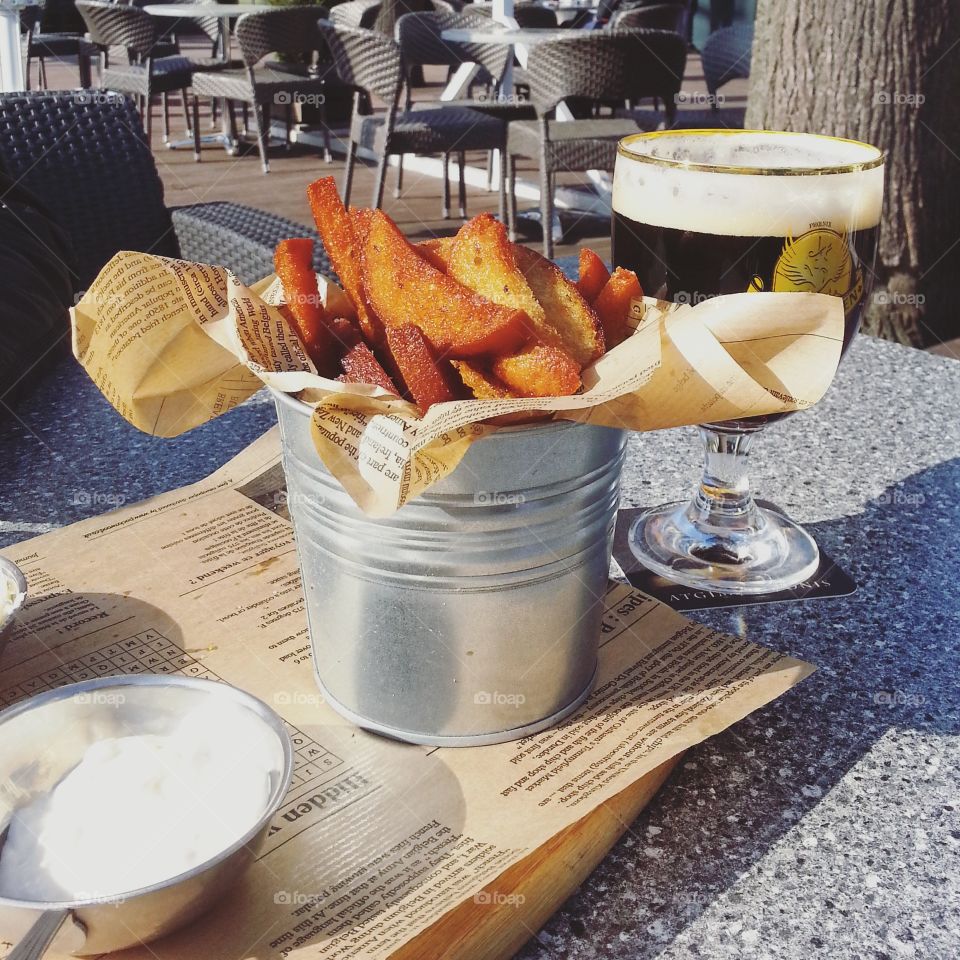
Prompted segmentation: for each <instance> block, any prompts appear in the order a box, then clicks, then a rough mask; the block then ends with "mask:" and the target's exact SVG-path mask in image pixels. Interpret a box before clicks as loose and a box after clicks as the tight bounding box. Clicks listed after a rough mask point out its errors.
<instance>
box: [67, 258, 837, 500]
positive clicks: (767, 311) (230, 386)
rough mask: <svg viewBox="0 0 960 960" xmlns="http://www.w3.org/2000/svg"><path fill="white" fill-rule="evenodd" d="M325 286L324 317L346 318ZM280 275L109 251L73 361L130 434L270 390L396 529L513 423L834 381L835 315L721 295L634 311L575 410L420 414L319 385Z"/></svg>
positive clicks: (734, 405) (705, 416)
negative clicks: (308, 408)
mask: <svg viewBox="0 0 960 960" xmlns="http://www.w3.org/2000/svg"><path fill="white" fill-rule="evenodd" d="M319 279H320V287H321V293H322V295H323V297H324V300H325V303H326V304H327V305H333V304H334V301H337V300H338V301H339V307H340V308H342V309H339V310H337V309H335V310H334V311H333V312H335V313H336V312H343V313H346V314H352V313H353V311H352V308H351V307H350V306H349V301H347V300H346V298H345V295H344V294H343V292H342V291H341V290H340V289H339V288H338V287H337V286H336V285H335V284H333V283H331V282H327V281H325V280H324V278H322V277H321V278H319ZM282 302H283V291H282V288H281V285H280V283H279V281H277V280H276V278H275V277H267V278H265V279H264V280H261V281H259V282H258V283H256V284H254V285H253V287H246V286H244V285H243V284H242V283H240V282H239V281H238V280H237V278H236V277H234V276H233V275H232V274H231V273H230V272H229V271H227V270H225V269H223V268H220V267H212V266H205V265H201V264H195V263H188V262H186V261H181V260H171V259H167V258H163V257H155V256H151V255H149V254H143V253H130V252H121V253H118V254H117V255H116V256H115V257H114V258H113V259H112V260H111V261H110V262H109V263H108V264H107V265H106V266H105V267H104V268H103V270H102V271H101V273H100V275H99V276H98V277H97V279H96V280H95V281H94V283H93V285H92V286H91V287H90V289H89V290H88V291H87V293H86V295H85V296H84V297H83V299H82V300H81V301H80V302H79V304H78V305H77V306H76V307H75V308H74V310H73V312H72V317H73V350H74V354H75V356H76V357H77V359H78V360H79V361H80V363H81V364H82V365H83V366H84V368H85V369H86V370H87V372H88V373H89V374H90V376H91V377H92V378H93V380H94V382H95V383H96V384H97V386H98V387H99V388H100V390H101V391H102V392H103V394H104V396H105V397H106V398H107V399H108V400H109V401H110V403H111V404H113V406H114V407H115V408H116V409H117V410H118V411H119V412H120V413H121V414H122V415H123V416H124V417H125V418H126V419H127V420H128V421H129V422H130V423H132V424H133V425H134V426H135V427H138V428H139V429H141V430H143V431H145V432H147V433H151V434H155V435H158V436H163V437H171V436H176V435H178V434H180V433H183V432H185V431H186V430H189V429H191V428H192V427H195V426H197V425H199V424H201V423H204V422H206V421H207V420H210V419H212V418H213V417H216V416H219V415H220V414H222V413H225V412H226V411H228V410H230V409H231V408H232V407H234V406H236V405H237V404H238V403H241V402H242V401H243V400H245V399H246V398H247V397H249V396H251V395H252V394H253V393H255V392H256V391H257V390H259V389H260V388H261V387H262V386H263V384H266V385H267V386H269V387H272V388H273V389H275V390H279V391H282V392H284V393H291V394H298V395H299V396H300V398H301V399H303V400H305V401H307V402H310V403H313V404H315V409H314V414H313V421H312V434H313V439H314V444H315V446H316V448H317V453H318V454H319V456H320V459H321V460H322V461H323V463H324V465H325V466H326V468H327V469H328V470H329V471H330V472H331V473H332V474H333V475H334V476H335V477H336V478H337V480H339V481H340V483H341V484H342V485H343V487H344V489H345V490H346V491H347V493H349V494H350V496H351V497H352V498H353V500H354V501H355V502H356V503H357V505H358V506H359V507H360V509H361V510H363V511H364V512H365V513H367V514H368V515H370V516H374V517H384V516H389V515H390V514H391V513H393V512H394V511H396V510H397V509H398V508H399V507H401V506H402V505H403V504H404V503H406V502H407V501H408V500H410V499H411V498H413V497H415V496H417V495H419V494H420V493H422V492H423V491H424V490H426V489H427V488H428V487H429V486H430V485H431V484H433V483H435V482H436V481H437V480H440V479H441V478H443V477H444V476H446V475H447V474H449V473H450V472H451V471H452V470H453V469H454V468H455V467H456V465H457V464H458V463H459V462H460V460H461V459H462V457H463V455H464V454H465V453H466V451H467V448H468V447H469V446H470V444H471V443H473V442H474V441H475V440H477V439H479V438H480V437H482V436H484V435H485V434H487V433H489V432H490V431H491V430H495V429H497V428H496V427H495V426H493V425H491V424H489V423H484V422H481V421H487V420H489V419H491V418H495V417H501V416H504V415H508V414H518V413H519V414H522V413H529V414H534V413H537V412H545V413H548V414H552V415H553V416H555V417H559V418H563V419H568V420H578V421H582V422H588V423H593V424H598V425H601V426H612V427H620V428H626V429H630V430H638V431H643V430H658V429H662V428H665V427H676V426H683V425H687V424H695V423H704V422H716V421H721V420H729V419H734V418H737V417H747V416H755V415H759V414H768V413H779V412H784V411H791V410H798V409H803V408H805V407H808V406H810V405H812V404H814V403H816V402H817V401H818V400H819V399H820V397H821V396H823V394H824V393H825V392H826V390H827V388H828V387H829V385H830V382H831V381H832V379H833V375H834V373H835V372H836V368H837V364H838V363H839V360H840V350H841V345H842V343H843V328H844V311H843V303H842V301H841V300H840V299H839V298H837V297H829V296H826V295H823V294H814V293H802V294H798V293H764V294H762V295H757V294H753V293H743V294H733V295H729V296H723V297H716V298H714V299H711V300H707V301H705V302H703V303H700V304H698V305H696V306H689V305H678V304H667V303H664V302H662V301H657V300H653V299H650V298H643V299H642V300H636V301H634V303H633V309H632V315H631V325H632V326H633V327H634V331H633V334H632V335H631V336H630V337H628V338H627V340H626V341H624V342H623V343H621V344H619V345H618V346H617V347H615V348H614V349H613V350H611V351H609V352H608V353H606V354H605V355H604V356H602V357H601V358H600V359H599V360H597V361H596V362H595V363H593V364H592V365H591V366H589V367H588V368H586V370H584V372H583V391H582V392H581V393H579V394H576V395H575V396H571V397H556V398H550V399H544V398H531V399H516V400H463V401H454V402H450V403H440V404H435V405H434V406H432V407H431V408H430V409H429V410H428V411H427V413H426V415H425V416H423V417H422V418H421V416H420V415H419V412H418V411H417V409H416V407H414V406H413V405H412V404H410V403H407V402H406V401H403V400H399V399H397V398H396V397H393V396H391V395H390V394H388V393H386V392H385V391H383V390H381V389H379V388H376V387H367V386H363V385H356V384H344V383H340V382H338V381H335V380H328V379H326V378H323V377H320V376H319V375H317V373H316V369H315V367H314V366H313V364H312V362H311V361H310V359H309V358H308V357H307V355H306V353H305V352H304V350H303V348H302V346H301V344H300V341H299V340H298V338H297V335H296V333H295V332H294V330H293V328H292V327H291V326H290V324H289V323H288V322H287V320H286V318H285V317H284V315H283V313H282V312H281V311H280V310H279V309H278V305H280V304H282Z"/></svg>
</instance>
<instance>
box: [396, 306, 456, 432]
mask: <svg viewBox="0 0 960 960" xmlns="http://www.w3.org/2000/svg"><path fill="white" fill-rule="evenodd" d="M387 347H388V348H389V350H390V355H391V356H392V357H393V361H394V363H395V364H396V366H397V369H398V370H399V371H400V373H401V375H402V377H403V382H404V383H405V384H406V386H407V389H408V390H409V391H410V393H411V395H412V396H413V399H414V400H416V402H417V406H418V407H419V408H420V409H421V410H422V411H423V412H424V413H426V412H427V410H429V409H430V407H432V406H433V404H435V403H446V402H447V401H448V400H455V399H456V394H455V392H454V389H453V384H452V380H453V376H452V374H451V371H450V364H449V361H447V360H437V358H436V356H435V355H434V353H433V350H432V349H431V347H430V343H429V342H428V341H427V338H426V337H425V336H424V334H423V331H422V330H421V329H420V328H419V327H416V326H414V325H413V324H412V323H407V324H404V325H403V326H401V327H387Z"/></svg>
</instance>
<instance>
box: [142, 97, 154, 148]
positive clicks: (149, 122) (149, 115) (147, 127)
mask: <svg viewBox="0 0 960 960" xmlns="http://www.w3.org/2000/svg"><path fill="white" fill-rule="evenodd" d="M150 101H151V97H150V94H149V93H148V94H147V95H146V96H145V97H144V98H143V129H144V132H145V133H146V135H147V146H148V147H150V148H151V149H152V145H153V111H152V110H151V109H150V107H151V103H150Z"/></svg>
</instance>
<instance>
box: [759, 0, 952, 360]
mask: <svg viewBox="0 0 960 960" xmlns="http://www.w3.org/2000/svg"><path fill="white" fill-rule="evenodd" d="M748 104H749V105H748V109H747V123H746V126H747V127H748V128H750V127H753V128H765V129H772V130H778V129H779V130H804V131H807V132H810V133H823V134H830V135H833V136H840V137H850V138H852V139H855V140H865V141H867V142H868V143H872V144H875V145H876V146H878V147H880V148H882V149H883V150H884V152H885V153H886V155H887V163H886V194H885V198H884V213H883V220H882V223H881V229H880V246H879V250H878V253H877V266H876V274H875V282H874V288H873V295H872V296H871V298H870V300H869V302H868V304H867V310H866V313H865V319H864V329H866V330H867V331H868V332H871V333H877V334H879V335H881V336H884V337H888V338H890V339H894V340H899V341H901V342H902V343H909V344H913V345H914V346H926V345H929V344H932V343H936V342H941V341H944V340H949V339H952V338H955V337H960V307H958V303H957V300H958V294H960V291H958V281H960V0H796V2H784V0H758V3H757V19H756V33H755V37H754V44H753V60H752V64H751V70H750V96H749V101H748Z"/></svg>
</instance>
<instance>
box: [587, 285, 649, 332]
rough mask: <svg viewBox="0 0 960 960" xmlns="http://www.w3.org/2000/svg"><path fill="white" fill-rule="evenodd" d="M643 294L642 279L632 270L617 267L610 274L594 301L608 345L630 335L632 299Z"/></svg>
mask: <svg viewBox="0 0 960 960" xmlns="http://www.w3.org/2000/svg"><path fill="white" fill-rule="evenodd" d="M640 296H643V290H642V289H641V287H640V281H639V280H638V279H637V275H636V274H635V273H634V272H633V271H632V270H624V268H623V267H617V269H616V270H614V271H613V273H612V274H610V279H609V280H608V281H607V282H606V283H605V284H604V287H603V289H602V290H601V291H600V294H599V296H598V297H597V299H596V300H595V301H594V304H593V306H594V309H595V310H596V311H597V316H598V317H600V322H601V323H602V324H603V333H604V336H605V337H606V338H607V345H608V346H610V347H615V346H616V345H617V344H618V343H622V342H623V341H624V340H626V339H627V337H628V336H630V327H629V326H627V318H628V317H629V316H630V301H631V300H633V298H634V297H640Z"/></svg>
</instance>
